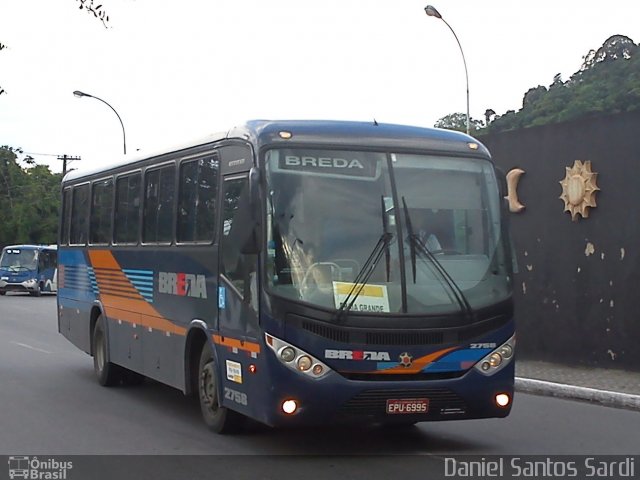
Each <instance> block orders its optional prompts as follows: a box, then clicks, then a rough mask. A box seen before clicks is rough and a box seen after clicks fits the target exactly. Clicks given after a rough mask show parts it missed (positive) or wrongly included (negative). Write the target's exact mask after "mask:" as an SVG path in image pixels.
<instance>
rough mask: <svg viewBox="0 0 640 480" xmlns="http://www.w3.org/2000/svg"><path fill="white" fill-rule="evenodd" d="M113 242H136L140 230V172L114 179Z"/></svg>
mask: <svg viewBox="0 0 640 480" xmlns="http://www.w3.org/2000/svg"><path fill="white" fill-rule="evenodd" d="M115 219H116V220H115V225H114V235H113V240H114V242H115V243H137V242H138V234H139V231H140V222H139V219H140V174H139V173H135V174H133V175H127V176H122V177H118V180H117V181H116V214H115Z"/></svg>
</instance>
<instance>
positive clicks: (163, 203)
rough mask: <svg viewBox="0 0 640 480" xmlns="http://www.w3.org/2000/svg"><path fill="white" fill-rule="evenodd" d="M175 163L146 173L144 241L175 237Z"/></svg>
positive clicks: (163, 241)
mask: <svg viewBox="0 0 640 480" xmlns="http://www.w3.org/2000/svg"><path fill="white" fill-rule="evenodd" d="M175 172H176V169H175V167H174V166H173V165H171V166H169V167H163V168H159V169H156V170H152V171H147V173H146V174H145V189H144V190H145V192H144V215H143V222H142V223H143V225H144V227H143V230H142V241H143V242H145V243H170V242H171V240H172V239H173V198H174V190H175Z"/></svg>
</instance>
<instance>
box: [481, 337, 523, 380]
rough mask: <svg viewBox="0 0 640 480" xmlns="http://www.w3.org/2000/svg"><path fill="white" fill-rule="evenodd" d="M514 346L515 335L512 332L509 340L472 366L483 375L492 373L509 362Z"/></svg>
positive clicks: (511, 358)
mask: <svg viewBox="0 0 640 480" xmlns="http://www.w3.org/2000/svg"><path fill="white" fill-rule="evenodd" d="M515 348H516V335H515V333H514V334H513V336H512V337H511V338H510V339H509V340H507V341H506V342H504V343H503V344H502V345H500V346H499V347H498V348H496V349H495V350H493V351H492V352H491V353H489V354H488V355H487V356H485V357H484V358H482V359H481V360H480V361H479V362H478V363H476V364H475V366H474V368H475V369H476V370H477V371H479V372H480V373H482V374H483V375H493V374H494V373H497V372H499V371H500V370H502V369H503V368H504V367H506V366H507V365H509V363H511V360H513V353H514V352H515Z"/></svg>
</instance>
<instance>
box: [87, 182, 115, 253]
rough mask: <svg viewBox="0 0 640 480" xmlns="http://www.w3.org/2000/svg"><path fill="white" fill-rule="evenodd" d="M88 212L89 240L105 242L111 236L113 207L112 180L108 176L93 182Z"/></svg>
mask: <svg viewBox="0 0 640 480" xmlns="http://www.w3.org/2000/svg"><path fill="white" fill-rule="evenodd" d="M91 196H92V198H91V213H90V214H89V242H90V243H93V244H107V243H109V237H110V236H111V210H112V208H113V180H112V179H111V178H108V179H106V180H101V181H98V182H94V183H93V190H92V192H91Z"/></svg>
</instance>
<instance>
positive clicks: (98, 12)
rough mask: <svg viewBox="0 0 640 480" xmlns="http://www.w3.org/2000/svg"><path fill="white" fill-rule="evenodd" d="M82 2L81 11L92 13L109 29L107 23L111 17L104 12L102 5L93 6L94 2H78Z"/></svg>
mask: <svg viewBox="0 0 640 480" xmlns="http://www.w3.org/2000/svg"><path fill="white" fill-rule="evenodd" d="M76 1H77V2H80V10H82V9H84V10H86V11H87V13H92V14H93V16H94V17H95V18H97V19H98V20H100V21H101V22H102V25H104V27H105V28H107V23H108V22H109V15H107V13H106V12H105V11H104V10H102V5H96V6H95V7H94V6H93V0H76Z"/></svg>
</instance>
